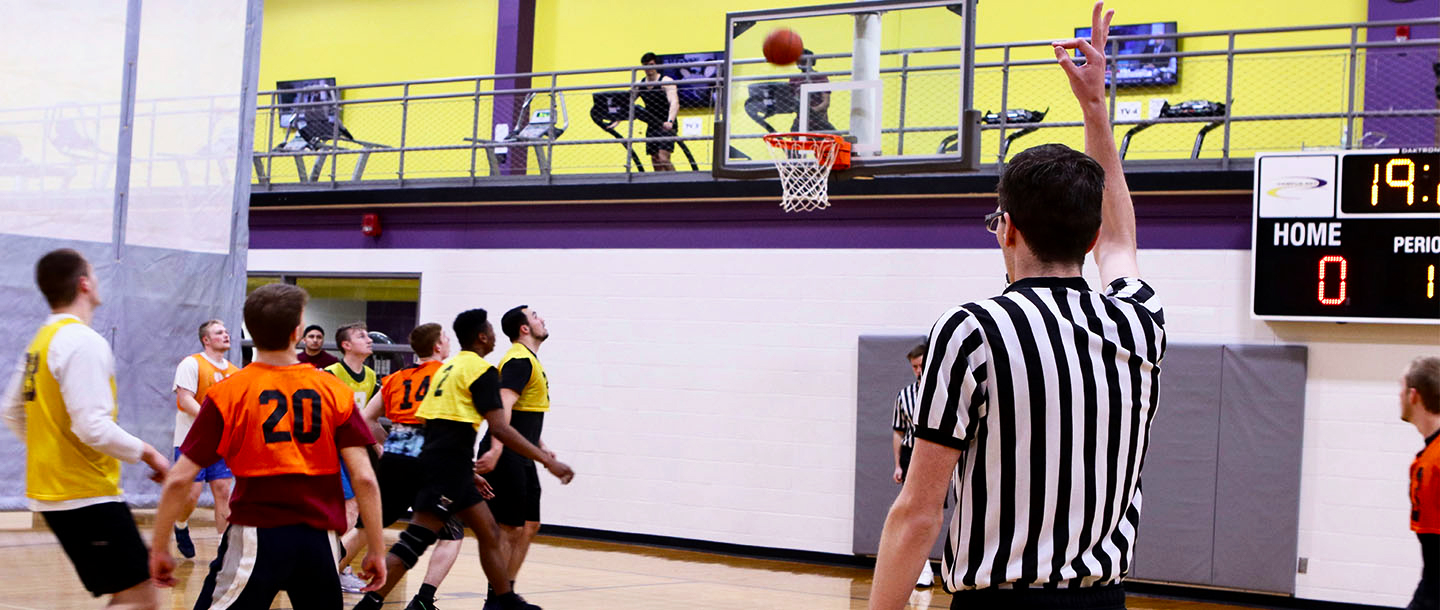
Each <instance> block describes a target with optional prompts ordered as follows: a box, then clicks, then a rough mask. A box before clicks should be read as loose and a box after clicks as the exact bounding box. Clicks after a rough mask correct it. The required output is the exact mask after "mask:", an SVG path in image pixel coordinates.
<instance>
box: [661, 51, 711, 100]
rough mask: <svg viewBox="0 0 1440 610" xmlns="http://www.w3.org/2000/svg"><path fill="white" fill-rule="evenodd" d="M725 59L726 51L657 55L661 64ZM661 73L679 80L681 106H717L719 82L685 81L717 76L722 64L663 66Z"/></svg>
mask: <svg viewBox="0 0 1440 610" xmlns="http://www.w3.org/2000/svg"><path fill="white" fill-rule="evenodd" d="M723 59H725V52H724V51H708V52H704V53H667V54H665V55H657V56H656V61H658V62H659V63H660V64H661V65H665V64H680V63H689V62H695V61H720V60H723ZM660 74H662V75H664V76H668V77H670V78H673V79H675V80H676V81H679V82H677V83H676V93H678V94H679V96H680V107H681V108H711V107H713V106H715V99H716V97H717V92H718V91H719V89H718V88H716V84H717V83H714V82H708V83H694V82H692V83H686V82H685V81H687V80H694V79H697V78H716V77H718V76H719V75H720V64H718V63H717V64H714V65H709V66H685V67H676V68H661V69H660Z"/></svg>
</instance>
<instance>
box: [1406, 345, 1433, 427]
mask: <svg viewBox="0 0 1440 610" xmlns="http://www.w3.org/2000/svg"><path fill="white" fill-rule="evenodd" d="M1405 387H1407V388H1415V391H1416V392H1419V393H1420V403H1421V404H1423V405H1425V410H1426V411H1429V412H1431V413H1434V414H1437V415H1440V358H1436V357H1434V356H1429V357H1422V358H1416V359H1415V360H1413V361H1411V362H1410V370H1408V371H1406V372H1405Z"/></svg>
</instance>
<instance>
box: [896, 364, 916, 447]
mask: <svg viewBox="0 0 1440 610" xmlns="http://www.w3.org/2000/svg"><path fill="white" fill-rule="evenodd" d="M919 391H920V381H919V380H916V381H915V383H912V384H910V385H907V386H905V387H903V388H901V389H900V393H899V394H897V395H896V396H895V421H894V422H892V423H891V424H890V429H892V430H894V431H896V432H899V433H900V446H901V447H910V448H912V449H913V448H915V395H916V394H917V393H919Z"/></svg>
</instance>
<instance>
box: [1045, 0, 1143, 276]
mask: <svg viewBox="0 0 1440 610" xmlns="http://www.w3.org/2000/svg"><path fill="white" fill-rule="evenodd" d="M1114 16H1115V11H1113V10H1112V11H1108V12H1107V11H1106V10H1105V3H1104V2H1096V3H1095V9H1094V11H1093V12H1092V13H1091V15H1090V26H1091V27H1090V40H1088V41H1087V40H1085V39H1083V38H1075V39H1072V40H1066V41H1061V42H1055V43H1053V44H1054V50H1055V58H1056V59H1058V60H1060V66H1061V67H1062V68H1064V69H1065V76H1067V77H1068V78H1069V79H1070V91H1071V92H1073V93H1074V94H1075V99H1076V100H1077V101H1079V102H1080V110H1081V113H1082V114H1083V115H1084V118H1085V154H1087V155H1090V157H1091V158H1093V159H1095V161H1097V162H1098V163H1100V167H1102V168H1104V169H1105V196H1104V199H1103V200H1102V203H1101V216H1100V217H1101V221H1100V234H1099V236H1097V237H1096V239H1095V264H1096V265H1098V266H1099V267H1100V281H1102V282H1104V283H1105V284H1109V283H1110V282H1113V281H1115V279H1116V278H1122V277H1139V275H1140V267H1139V264H1138V263H1137V262H1136V260H1135V249H1136V245H1135V204H1134V203H1133V202H1132V201H1131V200H1130V187H1129V186H1127V185H1126V184H1125V170H1124V169H1123V168H1122V167H1121V166H1120V154H1119V153H1117V152H1116V151H1115V134H1114V132H1113V131H1112V129H1111V127H1110V115H1109V109H1108V108H1107V106H1106V104H1105V69H1106V65H1105V63H1106V61H1105V39H1106V38H1107V37H1108V36H1107V35H1108V33H1109V31H1110V19H1111V18H1112V17H1114ZM1068 49H1079V50H1080V52H1081V53H1082V54H1084V55H1085V65H1083V66H1077V65H1075V62H1074V61H1072V60H1071V59H1070V55H1069V53H1068V52H1067V50H1068Z"/></svg>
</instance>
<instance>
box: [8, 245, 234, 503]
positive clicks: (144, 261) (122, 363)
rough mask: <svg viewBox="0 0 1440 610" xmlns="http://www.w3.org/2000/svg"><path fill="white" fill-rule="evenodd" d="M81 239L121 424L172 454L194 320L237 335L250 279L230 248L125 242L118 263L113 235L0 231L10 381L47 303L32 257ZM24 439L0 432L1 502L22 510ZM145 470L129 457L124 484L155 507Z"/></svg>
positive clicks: (193, 348) (135, 499) (155, 491)
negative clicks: (233, 269)
mask: <svg viewBox="0 0 1440 610" xmlns="http://www.w3.org/2000/svg"><path fill="white" fill-rule="evenodd" d="M66 247H69V248H76V249H77V250H80V251H81V253H82V254H84V255H85V256H86V258H88V259H90V261H92V265H93V266H94V267H95V274H96V276H97V279H98V281H99V284H100V295H101V298H102V299H104V304H103V305H101V306H100V308H99V309H98V310H96V313H95V320H94V321H93V323H92V327H93V328H95V330H96V331H97V332H99V333H100V334H101V335H102V336H104V337H105V338H106V339H107V340H109V341H110V343H111V349H112V351H113V352H114V354H115V383H116V390H117V393H118V394H119V397H120V401H119V412H120V413H119V422H120V427H122V428H124V429H125V430H126V431H128V432H130V433H131V434H134V435H136V436H138V437H140V438H141V439H142V440H144V441H146V442H148V443H150V444H151V445H154V446H155V448H157V449H159V450H160V452H161V453H164V454H165V455H166V457H167V458H168V457H169V456H170V455H171V451H172V449H171V447H172V446H173V443H172V436H171V435H172V434H173V432H174V429H175V394H174V392H173V390H172V382H173V381H174V379H175V366H176V365H177V364H179V362H180V359H181V358H184V357H185V356H187V355H190V354H193V353H195V352H197V351H199V349H200V344H199V339H198V337H197V335H196V329H197V328H199V326H200V323H201V322H204V321H205V320H208V319H211V318H220V319H222V320H224V321H225V325H226V326H227V327H229V328H231V329H233V332H234V333H235V336H236V344H237V345H238V343H239V328H240V315H239V314H240V303H241V301H242V299H243V298H244V290H245V278H244V277H243V276H240V277H233V276H232V275H231V274H230V272H229V269H228V268H227V267H228V266H229V265H230V256H228V255H224V254H202V253H196V252H181V251H177V250H161V249H157V248H143V247H137V246H129V247H127V248H126V249H125V258H124V259H123V260H122V262H121V263H118V264H117V263H115V262H114V258H113V254H112V252H113V247H112V246H111V245H110V244H100V243H86V242H75V241H70V240H59V239H51V238H40V237H23V236H16V235H0V251H3V252H5V253H6V254H7V259H9V261H10V262H9V264H0V311H5V312H6V313H7V315H5V316H0V371H3V377H0V379H3V381H0V384H8V383H10V379H11V377H12V375H14V372H15V370H16V369H15V367H16V366H17V365H18V362H19V360H20V357H21V354H22V352H23V351H24V349H25V346H26V345H27V344H28V343H29V342H30V339H31V338H32V337H34V335H35V331H36V329H37V328H39V325H40V322H42V321H43V320H44V319H45V317H46V316H47V315H49V308H48V307H46V306H45V300H44V298H43V297H41V296H40V291H39V290H38V289H36V288H35V278H34V273H35V271H34V264H35V261H36V260H37V259H39V258H40V256H42V255H43V254H45V253H46V252H49V251H50V250H54V249H56V248H66ZM24 456H25V447H24V445H23V444H21V443H20V441H19V440H18V439H16V438H15V437H14V435H12V434H10V432H9V430H5V431H3V432H0V510H17V509H24V508H26V506H27V504H28V503H27V501H26V499H25V497H24V496H25V457H24ZM148 472H149V469H148V468H146V467H144V466H143V465H130V464H126V465H124V466H122V468H121V486H122V487H123V488H124V490H125V496H126V499H127V500H128V501H129V502H130V503H131V504H134V505H137V506H154V505H155V503H156V502H157V501H158V499H159V486H158V485H156V484H155V483H152V482H151V481H150V480H149V479H147V478H146V475H147V473H148Z"/></svg>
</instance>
